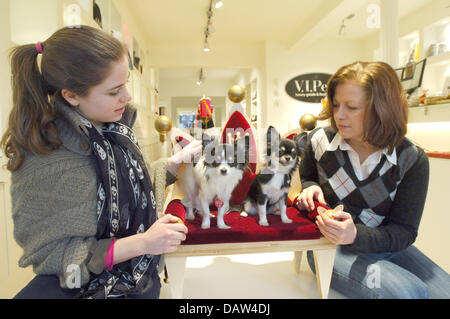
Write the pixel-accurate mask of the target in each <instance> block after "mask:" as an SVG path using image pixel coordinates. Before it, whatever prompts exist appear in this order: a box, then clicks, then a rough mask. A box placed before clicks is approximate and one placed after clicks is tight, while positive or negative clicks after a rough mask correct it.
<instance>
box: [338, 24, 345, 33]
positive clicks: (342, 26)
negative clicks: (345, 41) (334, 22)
mask: <svg viewBox="0 0 450 319" xmlns="http://www.w3.org/2000/svg"><path fill="white" fill-rule="evenodd" d="M339 35H340V36H344V35H345V22H344V20H342V24H341V26H340V27H339Z"/></svg>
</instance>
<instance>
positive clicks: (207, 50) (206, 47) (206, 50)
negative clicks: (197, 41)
mask: <svg viewBox="0 0 450 319" xmlns="http://www.w3.org/2000/svg"><path fill="white" fill-rule="evenodd" d="M203 51H204V52H209V51H211V49H210V48H209V45H208V41H205V46H204V48H203Z"/></svg>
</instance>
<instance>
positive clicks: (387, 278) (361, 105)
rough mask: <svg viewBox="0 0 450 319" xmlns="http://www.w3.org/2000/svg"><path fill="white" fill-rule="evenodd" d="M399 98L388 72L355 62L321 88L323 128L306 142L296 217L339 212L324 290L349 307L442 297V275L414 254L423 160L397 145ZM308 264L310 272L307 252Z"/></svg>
mask: <svg viewBox="0 0 450 319" xmlns="http://www.w3.org/2000/svg"><path fill="white" fill-rule="evenodd" d="M407 112H408V109H407V102H406V96H405V92H404V90H403V89H402V86H401V83H400V81H399V80H398V78H397V75H396V73H395V71H394V70H393V69H392V68H391V67H390V66H389V65H388V64H386V63H383V62H373V63H364V62H356V63H353V64H350V65H346V66H343V67H341V68H340V69H339V70H338V71H337V72H336V73H335V74H334V75H333V76H332V77H331V78H330V80H329V81H328V88H327V105H326V107H325V108H324V109H323V111H322V112H321V114H320V115H319V118H320V119H322V120H328V119H329V120H330V122H331V126H330V127H326V128H317V129H315V130H314V131H312V132H311V133H310V134H309V135H308V138H307V142H306V146H305V148H304V151H303V154H302V161H301V163H300V177H301V181H302V187H303V191H302V193H301V194H300V196H299V197H298V198H297V199H296V206H297V207H298V208H299V209H300V210H308V211H310V210H313V209H314V207H315V204H314V201H318V202H320V203H322V204H325V205H327V206H328V207H336V206H337V205H338V204H342V205H344V212H338V213H336V215H335V216H334V217H335V218H336V219H331V218H329V217H328V216H327V215H326V214H319V215H318V216H317V218H316V224H317V226H318V227H319V229H320V231H321V233H322V234H323V235H324V236H325V237H326V238H328V239H329V240H330V241H331V242H333V243H335V244H337V245H338V248H337V253H336V258H335V264H334V269H333V275H332V281H331V287H332V288H333V289H335V290H337V291H339V292H340V293H342V294H343V295H345V296H347V297H350V298H429V297H431V298H449V297H450V276H449V275H448V274H447V273H446V272H445V271H444V270H442V269H441V268H439V267H438V266H437V265H436V264H435V263H433V262H432V261H431V260H430V259H428V258H427V257H426V256H425V255H423V254H422V253H421V252H420V251H419V250H418V249H417V248H415V247H414V246H412V244H413V242H414V241H415V239H416V237H417V231H418V228H419V223H420V219H421V217H422V212H423V209H424V205H425V198H426V194H427V189H428V180H429V163H428V157H427V155H426V154H425V152H424V151H423V150H422V149H421V148H420V147H418V146H416V145H414V144H413V143H412V142H411V141H410V140H408V139H407V138H406V137H405V134H406V130H407ZM308 261H309V263H310V266H311V268H312V269H313V271H315V270H314V261H313V256H312V253H311V252H308Z"/></svg>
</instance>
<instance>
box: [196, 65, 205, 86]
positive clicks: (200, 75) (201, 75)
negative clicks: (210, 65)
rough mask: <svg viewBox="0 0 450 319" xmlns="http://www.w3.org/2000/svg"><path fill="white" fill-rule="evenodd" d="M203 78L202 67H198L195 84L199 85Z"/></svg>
mask: <svg viewBox="0 0 450 319" xmlns="http://www.w3.org/2000/svg"><path fill="white" fill-rule="evenodd" d="M203 80H204V76H203V68H201V69H200V73H199V74H198V80H197V85H201V84H202V82H203Z"/></svg>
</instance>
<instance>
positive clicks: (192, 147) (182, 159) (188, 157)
mask: <svg viewBox="0 0 450 319" xmlns="http://www.w3.org/2000/svg"><path fill="white" fill-rule="evenodd" d="M201 152H202V141H201V140H192V141H191V142H190V143H189V144H188V145H186V146H185V147H184V148H182V149H181V150H179V151H178V152H176V153H175V154H173V155H172V157H171V158H170V160H171V161H172V162H174V163H175V164H182V163H191V162H192V160H193V158H194V157H195V156H196V155H198V154H201Z"/></svg>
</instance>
